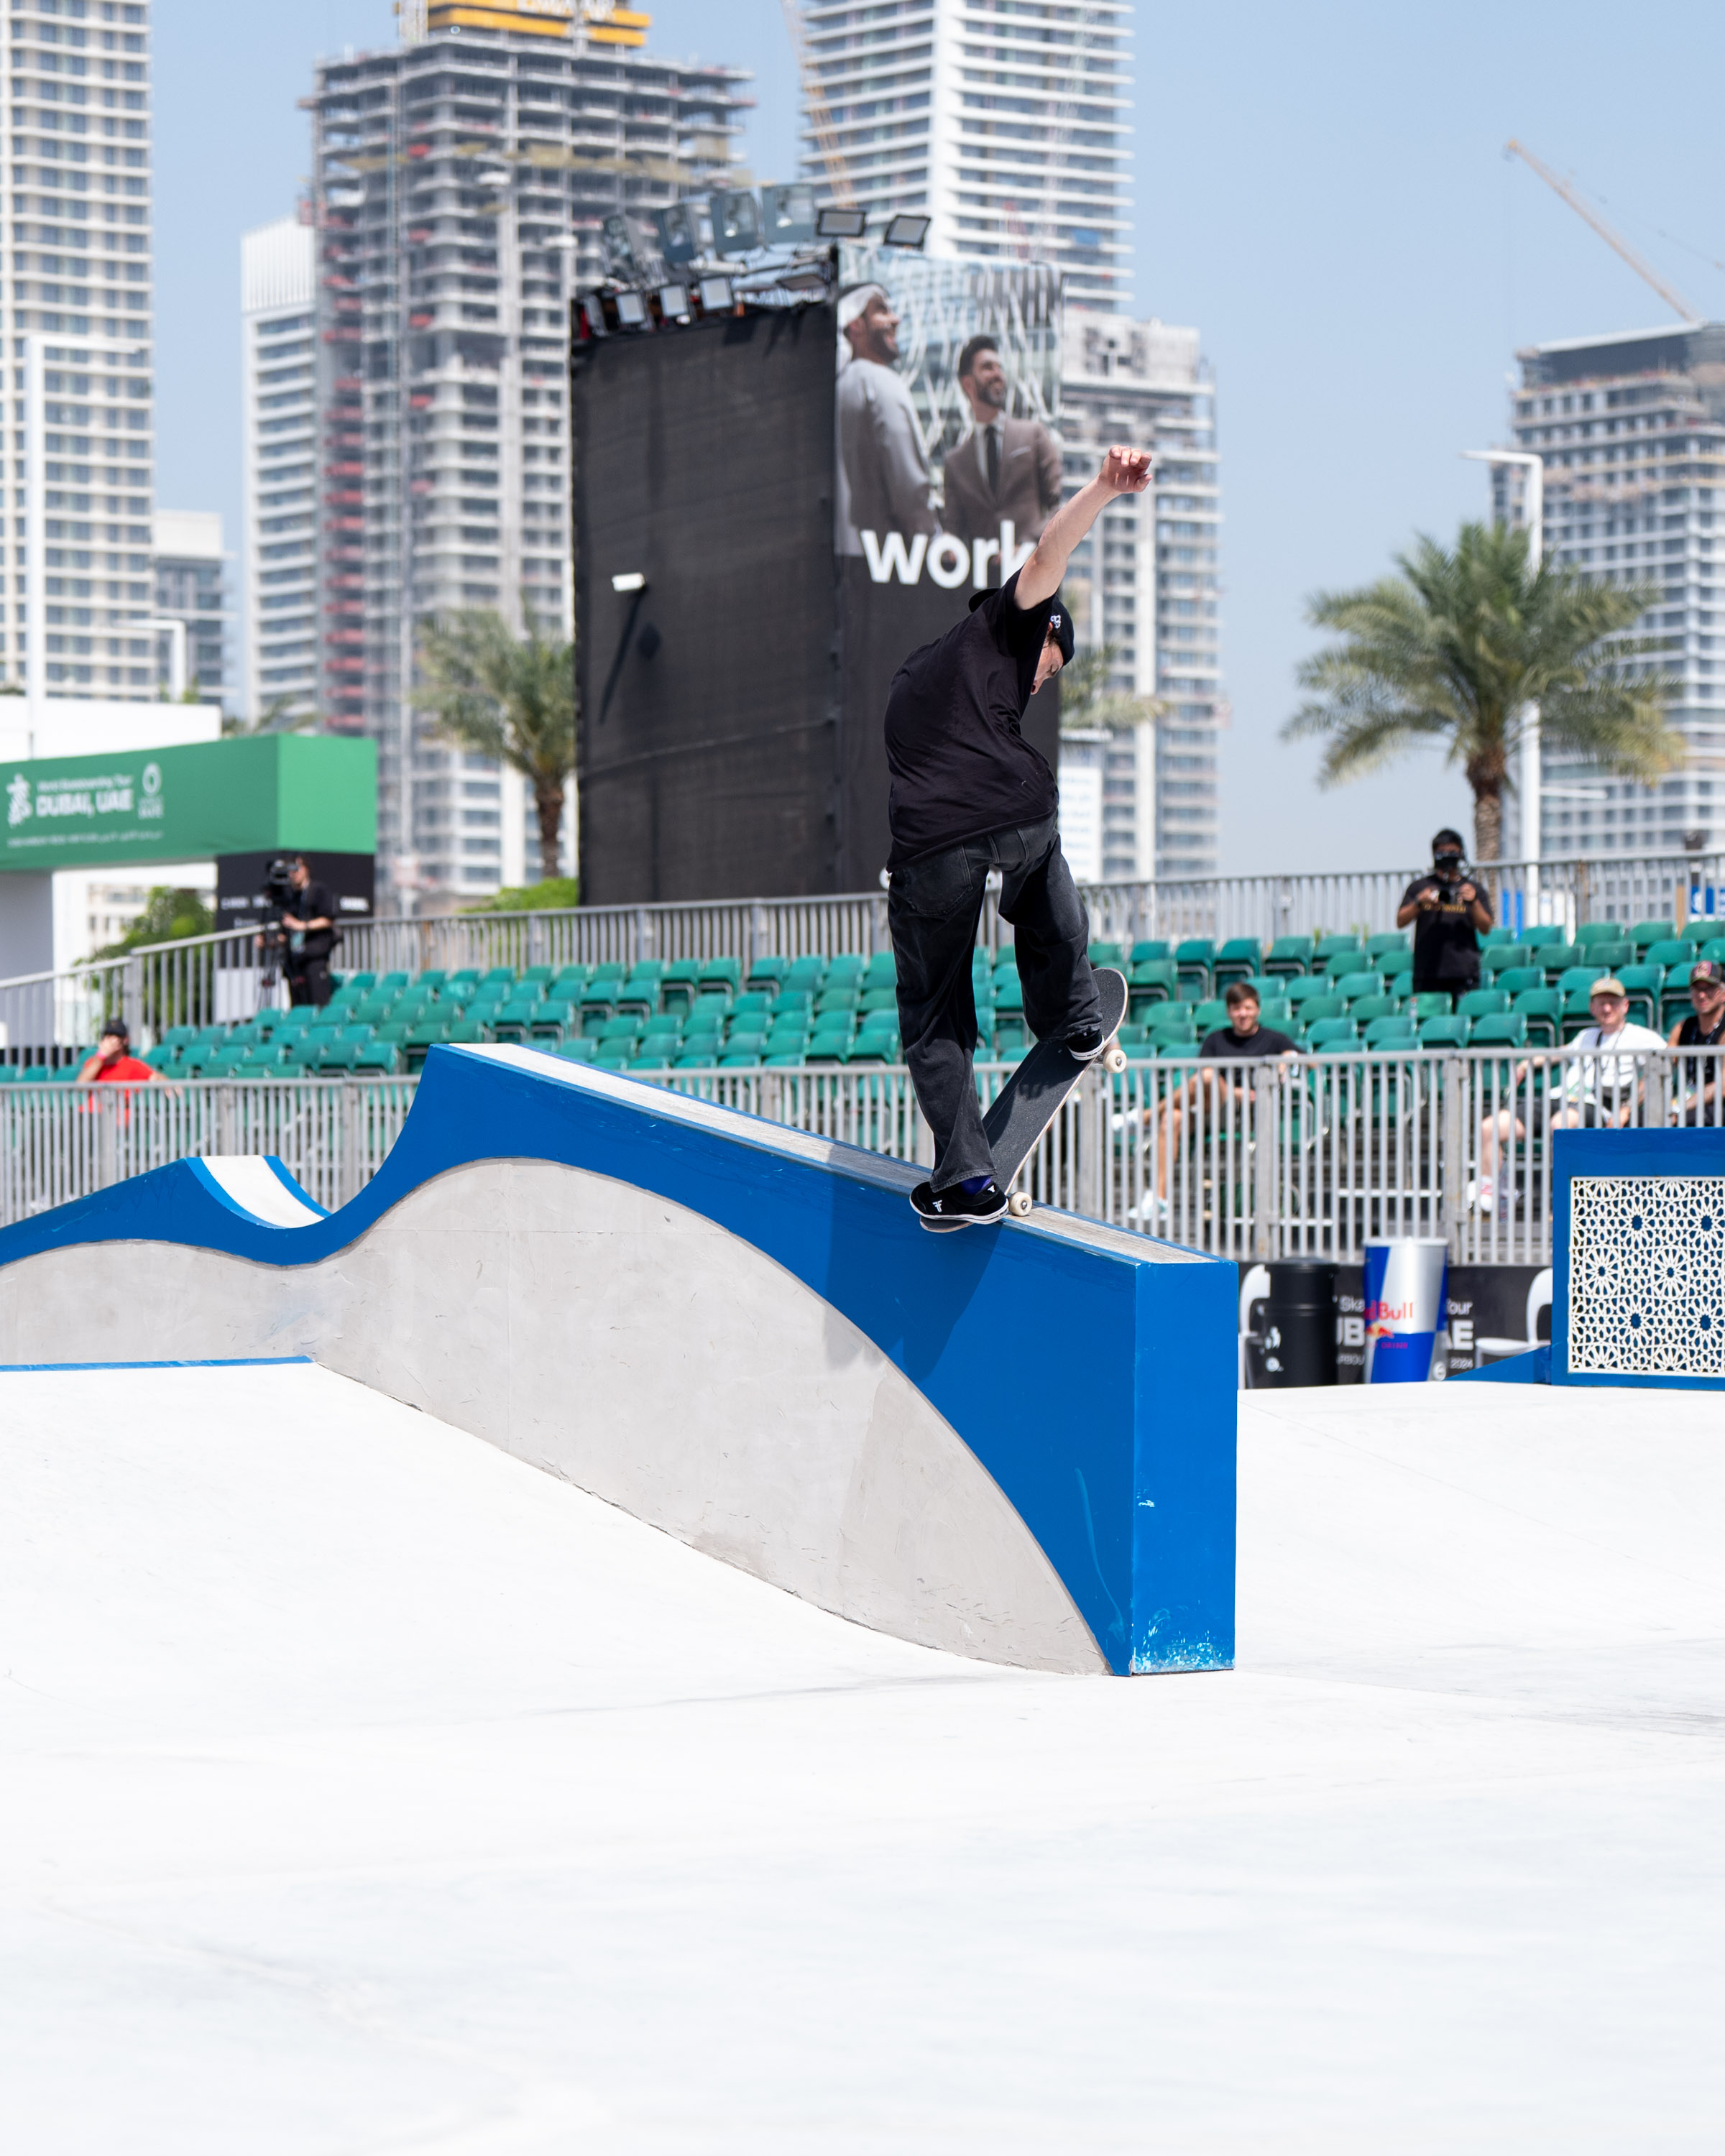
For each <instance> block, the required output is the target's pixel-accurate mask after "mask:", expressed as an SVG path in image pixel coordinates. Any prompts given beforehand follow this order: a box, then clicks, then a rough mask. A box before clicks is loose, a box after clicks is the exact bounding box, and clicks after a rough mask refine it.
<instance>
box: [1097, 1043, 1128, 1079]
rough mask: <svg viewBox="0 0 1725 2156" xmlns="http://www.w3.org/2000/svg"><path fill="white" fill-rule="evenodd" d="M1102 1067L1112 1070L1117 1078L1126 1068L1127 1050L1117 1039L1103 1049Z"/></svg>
mask: <svg viewBox="0 0 1725 2156" xmlns="http://www.w3.org/2000/svg"><path fill="white" fill-rule="evenodd" d="M1102 1068H1103V1069H1104V1070H1111V1071H1112V1072H1113V1074H1114V1075H1115V1076H1116V1077H1118V1076H1119V1075H1120V1074H1121V1072H1122V1070H1125V1068H1126V1050H1124V1049H1123V1048H1122V1046H1121V1045H1120V1044H1119V1042H1118V1041H1115V1042H1114V1043H1112V1044H1111V1045H1110V1046H1109V1047H1107V1048H1106V1049H1104V1050H1103V1051H1102Z"/></svg>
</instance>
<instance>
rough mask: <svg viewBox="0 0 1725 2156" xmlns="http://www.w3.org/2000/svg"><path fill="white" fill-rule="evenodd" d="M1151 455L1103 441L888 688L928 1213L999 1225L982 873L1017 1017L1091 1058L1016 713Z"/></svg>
mask: <svg viewBox="0 0 1725 2156" xmlns="http://www.w3.org/2000/svg"><path fill="white" fill-rule="evenodd" d="M1150 472H1151V459H1150V458H1149V456H1148V455H1147V454H1146V453H1145V452H1144V451H1142V450H1139V449H1110V450H1109V452H1108V454H1107V455H1106V458H1105V459H1103V463H1102V468H1101V470H1100V471H1099V472H1098V473H1097V475H1096V477H1095V478H1094V479H1093V480H1091V481H1090V483H1089V485H1086V486H1084V487H1082V488H1081V489H1080V490H1079V491H1078V493H1077V494H1076V495H1074V496H1073V498H1072V499H1071V500H1070V501H1068V502H1065V503H1063V504H1062V505H1061V506H1060V508H1059V509H1057V510H1056V511H1055V513H1054V515H1053V516H1050V519H1049V521H1048V522H1047V524H1046V525H1045V526H1044V528H1043V532H1042V536H1041V537H1040V539H1039V540H1038V541H1037V542H1036V545H1035V547H1034V550H1033V552H1031V554H1030V557H1029V560H1028V561H1026V562H1024V566H1023V567H1021V568H1019V570H1018V571H1016V572H1014V574H1013V575H1011V576H1009V577H1007V579H1006V581H1005V583H1003V584H1001V585H999V587H998V588H995V589H994V590H993V591H986V592H978V593H976V594H975V596H974V597H973V598H972V600H971V602H970V613H969V616H968V619H966V620H964V621H962V622H960V623H959V624H957V627H956V628H953V629H948V630H947V633H946V634H945V635H944V636H942V637H940V638H937V639H936V641H935V642H934V643H932V644H924V645H923V647H922V649H921V650H920V651H913V652H912V653H911V656H910V657H909V658H908V659H907V660H906V661H905V663H904V665H902V666H901V667H900V669H899V670H898V672H897V673H896V675H894V676H893V680H892V687H891V691H890V692H889V694H888V696H887V700H886V761H887V763H888V766H889V767H890V768H891V773H892V786H891V793H890V795H889V798H888V805H887V816H888V821H889V823H890V825H891V832H892V850H891V854H890V855H889V856H888V860H887V870H888V875H889V878H890V881H889V885H888V895H887V902H886V918H887V925H888V927H889V928H890V929H891V934H892V947H893V950H894V952H896V955H897V959H898V1012H899V1029H900V1033H901V1038H902V1039H903V1041H904V1050H905V1061H906V1064H907V1065H909V1067H910V1072H911V1083H912V1084H913V1085H914V1086H915V1087H916V1098H917V1101H919V1103H920V1104H921V1106H922V1112H923V1114H924V1115H925V1116H927V1119H928V1126H929V1128H930V1130H931V1131H932V1132H933V1133H934V1142H935V1161H934V1172H933V1173H932V1176H931V1178H929V1181H928V1182H927V1183H922V1184H919V1185H918V1186H917V1188H916V1191H915V1192H914V1193H912V1195H911V1204H912V1206H913V1207H914V1208H915V1209H916V1212H917V1213H918V1214H919V1215H920V1216H921V1217H922V1218H923V1219H925V1220H932V1219H940V1220H947V1221H952V1222H954V1223H962V1224H966V1225H969V1224H975V1223H979V1222H986V1221H992V1220H999V1219H1000V1218H1001V1217H1002V1216H1003V1214H1004V1213H1005V1211H1006V1196H1005V1193H1004V1192H1003V1191H1002V1190H1001V1189H1000V1188H999V1185H998V1184H997V1183H996V1182H995V1180H994V1167H993V1159H992V1158H991V1156H990V1154H989V1151H988V1137H987V1136H986V1134H985V1133H984V1132H983V1118H982V1110H981V1106H980V1105H979V1103H978V1100H977V1091H976V1081H975V1079H974V1077H973V1075H972V1071H971V1056H972V1055H973V1052H974V1050H975V1048H976V1039H977V1030H976V1005H975V1004H974V1002H973V999H972V996H971V986H970V978H971V976H970V968H971V952H972V950H973V947H974V946H975V942H976V924H977V917H978V914H979V913H980V911H981V910H982V902H983V888H984V886H985V884H986V881H987V879H988V875H989V872H990V871H991V870H997V869H998V870H999V872H1000V875H1001V879H1002V881H1001V890H1000V913H1001V917H1002V919H1003V920H1005V921H1010V922H1011V923H1012V926H1013V932H1014V937H1015V941H1016V948H1017V952H1018V962H1019V979H1020V981H1021V982H1022V983H1023V984H1024V1018H1025V1022H1026V1023H1027V1024H1028V1025H1029V1029H1030V1030H1031V1031H1032V1032H1033V1033H1034V1034H1035V1035H1036V1036H1037V1038H1038V1039H1040V1040H1047V1039H1057V1040H1060V1041H1063V1042H1064V1043H1065V1045H1066V1047H1067V1048H1068V1049H1069V1050H1070V1051H1071V1052H1072V1054H1073V1055H1076V1056H1079V1057H1081V1058H1084V1059H1088V1058H1090V1057H1092V1056H1096V1055H1101V1051H1102V1049H1103V1046H1104V1045H1105V1044H1104V1040H1103V1035H1102V1030H1101V1004H1100V1002H1099V1001H1098V998H1097V995H1096V976H1095V974H1094V973H1092V972H1091V964H1090V959H1089V957H1088V955H1087V946H1088V943H1089V941H1090V924H1089V921H1088V920H1087V918H1086V914H1085V911H1084V904H1083V901H1081V899H1080V897H1079V896H1078V890H1077V886H1076V885H1075V884H1074V882H1073V880H1072V872H1071V870H1070V869H1069V868H1068V867H1067V865H1066V862H1065V856H1064V855H1062V853H1061V852H1060V824H1059V817H1058V810H1059V807H1060V795H1059V792H1058V789H1057V788H1056V787H1055V776H1054V773H1053V772H1052V771H1051V770H1050V768H1049V767H1048V764H1047V762H1045V759H1044V758H1043V757H1041V756H1040V755H1039V754H1038V752H1037V751H1036V750H1035V749H1034V748H1033V747H1031V745H1030V743H1029V742H1027V741H1026V740H1025V739H1024V734H1023V732H1022V731H1020V726H1019V721H1021V720H1022V719H1023V717H1024V709H1025V706H1027V705H1028V704H1029V701H1030V699H1031V697H1032V696H1034V694H1035V693H1036V691H1037V690H1039V689H1040V688H1041V687H1042V685H1044V683H1045V682H1046V681H1050V680H1052V679H1053V678H1054V676H1055V675H1056V674H1057V673H1059V671H1060V668H1061V667H1062V666H1063V665H1065V662H1066V661H1067V660H1069V659H1070V657H1071V656H1072V649H1073V635H1072V620H1071V616H1070V613H1068V611H1067V609H1066V608H1065V604H1064V603H1063V602H1062V601H1061V598H1060V578H1061V577H1062V575H1063V574H1064V573H1065V567H1066V562H1067V561H1068V559H1069V557H1070V555H1071V552H1072V549H1073V548H1074V547H1076V545H1077V543H1078V542H1079V541H1080V540H1081V538H1082V537H1083V536H1084V535H1085V533H1086V531H1089V530H1090V527H1091V525H1092V524H1094V523H1095V522H1096V518H1097V517H1098V516H1100V515H1101V512H1102V511H1103V510H1104V509H1105V508H1106V506H1107V505H1108V504H1109V502H1111V500H1114V499H1115V497H1116V496H1117V495H1122V494H1142V492H1143V491H1144V490H1145V488H1146V487H1147V486H1148V485H1149V484H1150Z"/></svg>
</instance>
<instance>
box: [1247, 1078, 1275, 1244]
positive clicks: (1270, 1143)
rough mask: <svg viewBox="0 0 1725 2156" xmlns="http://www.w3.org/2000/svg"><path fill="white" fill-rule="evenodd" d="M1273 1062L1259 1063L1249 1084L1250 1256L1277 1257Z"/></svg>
mask: <svg viewBox="0 0 1725 2156" xmlns="http://www.w3.org/2000/svg"><path fill="white" fill-rule="evenodd" d="M1276 1086H1277V1077H1276V1065H1274V1064H1271V1063H1260V1065H1258V1068H1257V1075H1256V1076H1255V1080H1254V1081H1253V1085H1252V1255H1253V1256H1254V1257H1255V1258H1257V1259H1259V1260H1266V1261H1267V1260H1269V1259H1271V1258H1272V1257H1274V1256H1276V1255H1277V1252H1276V1247H1275V1239H1274V1236H1273V1235H1272V1232H1271V1230H1272V1228H1273V1226H1274V1223H1275V1220H1276Z"/></svg>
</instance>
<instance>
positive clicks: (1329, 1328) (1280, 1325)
mask: <svg viewBox="0 0 1725 2156" xmlns="http://www.w3.org/2000/svg"><path fill="white" fill-rule="evenodd" d="M1266 1271H1267V1272H1268V1273H1269V1275H1270V1291H1269V1293H1268V1294H1267V1295H1266V1296H1264V1297H1262V1298H1261V1300H1258V1301H1255V1302H1254V1304H1253V1309H1254V1312H1255V1315H1256V1321H1257V1322H1256V1323H1255V1325H1254V1327H1253V1328H1252V1330H1251V1331H1250V1332H1248V1333H1247V1335H1246V1355H1245V1366H1246V1383H1247V1384H1248V1385H1249V1386H1250V1388H1251V1389H1253V1390H1254V1391H1256V1390H1259V1389H1263V1390H1266V1391H1271V1390H1275V1389H1279V1388H1281V1387H1283V1386H1288V1385H1333V1384H1334V1383H1335V1382H1336V1268H1335V1265H1333V1264H1332V1263H1331V1262H1329V1261H1327V1260H1323V1259H1319V1258H1311V1259H1306V1258H1296V1259H1290V1260H1287V1261H1286V1263H1284V1264H1281V1265H1269V1266H1266Z"/></svg>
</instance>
